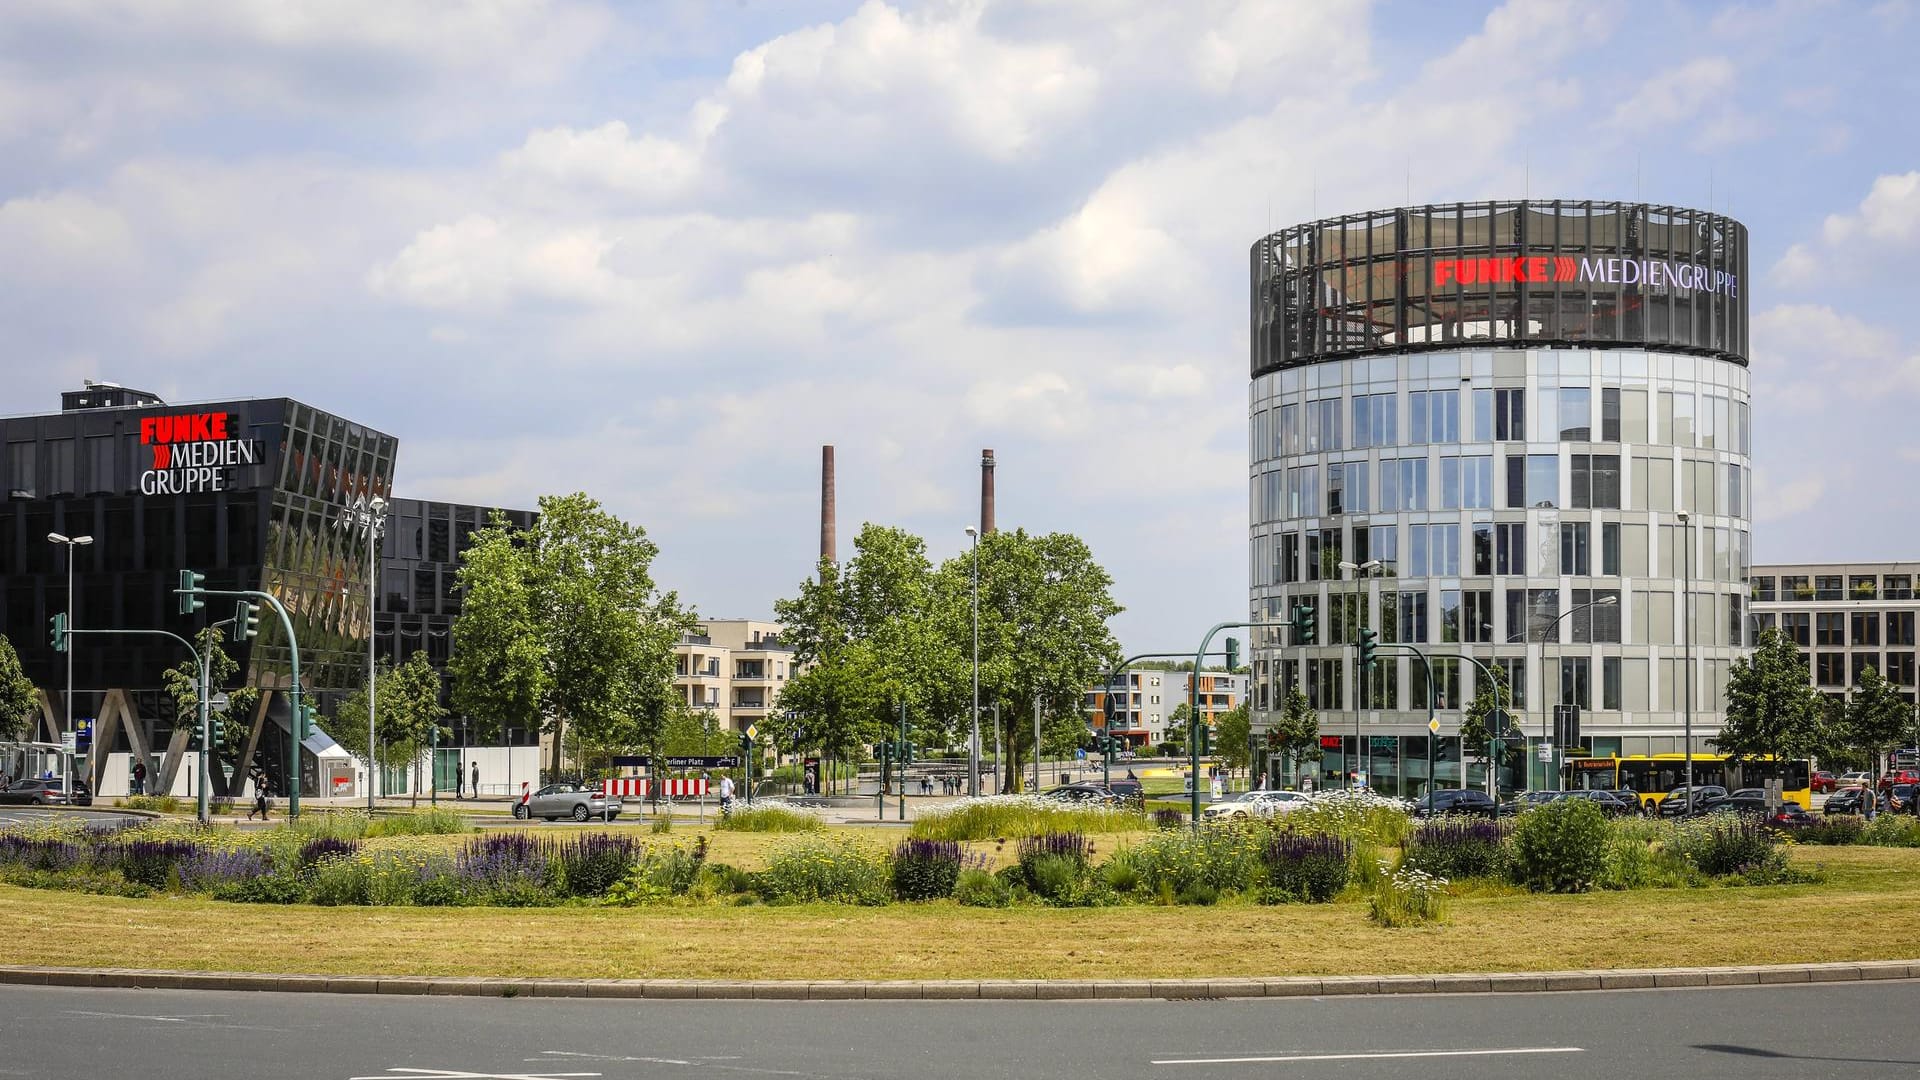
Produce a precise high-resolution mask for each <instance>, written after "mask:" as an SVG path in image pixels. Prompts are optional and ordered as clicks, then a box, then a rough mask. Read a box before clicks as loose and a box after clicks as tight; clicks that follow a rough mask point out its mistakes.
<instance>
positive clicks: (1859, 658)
mask: <svg viewBox="0 0 1920 1080" xmlns="http://www.w3.org/2000/svg"><path fill="white" fill-rule="evenodd" d="M1852 657H1853V672H1852V674H1853V681H1852V682H1851V683H1849V684H1848V685H1850V686H1859V685H1860V679H1861V677H1862V676H1864V675H1865V674H1866V673H1867V669H1868V668H1872V669H1874V670H1875V671H1878V670H1880V654H1879V653H1870V652H1857V653H1853V654H1852Z"/></svg>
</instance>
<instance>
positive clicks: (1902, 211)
mask: <svg viewBox="0 0 1920 1080" xmlns="http://www.w3.org/2000/svg"><path fill="white" fill-rule="evenodd" d="M1821 237H1822V238H1823V239H1824V240H1826V242H1827V243H1828V244H1831V245H1834V246H1836V247H1837V246H1839V245H1841V244H1848V243H1854V242H1861V241H1863V242H1865V243H1867V244H1869V245H1873V246H1884V247H1895V248H1901V247H1905V246H1906V245H1908V244H1911V243H1912V242H1913V241H1914V240H1916V239H1920V171H1917V172H1908V173H1901V174H1899V175H1897V176H1882V177H1878V178H1877V179H1875V180H1874V182H1873V187H1872V188H1871V189H1870V190H1868V192H1867V197H1866V198H1864V199H1862V200H1860V206H1859V207H1858V208H1857V209H1856V210H1855V211H1854V212H1853V213H1851V214H1834V215H1832V216H1830V217H1828V218H1827V220H1826V223H1825V224H1824V225H1823V226H1822V228H1821Z"/></svg>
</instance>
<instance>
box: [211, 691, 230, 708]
mask: <svg viewBox="0 0 1920 1080" xmlns="http://www.w3.org/2000/svg"><path fill="white" fill-rule="evenodd" d="M231 704H232V702H231V701H230V700H229V699H228V698H227V695H225V694H214V695H213V696H212V697H209V698H208V699H207V708H209V709H212V710H213V711H215V712H219V711H220V710H221V709H224V708H226V707H227V706H228V705H231Z"/></svg>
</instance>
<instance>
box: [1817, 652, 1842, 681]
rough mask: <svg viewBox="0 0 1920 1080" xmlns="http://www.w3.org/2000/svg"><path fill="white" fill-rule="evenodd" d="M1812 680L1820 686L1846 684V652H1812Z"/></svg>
mask: <svg viewBox="0 0 1920 1080" xmlns="http://www.w3.org/2000/svg"><path fill="white" fill-rule="evenodd" d="M1813 681H1814V682H1815V683H1816V684H1818V685H1820V686H1845V685H1847V654H1846V653H1832V652H1823V653H1814V654H1813Z"/></svg>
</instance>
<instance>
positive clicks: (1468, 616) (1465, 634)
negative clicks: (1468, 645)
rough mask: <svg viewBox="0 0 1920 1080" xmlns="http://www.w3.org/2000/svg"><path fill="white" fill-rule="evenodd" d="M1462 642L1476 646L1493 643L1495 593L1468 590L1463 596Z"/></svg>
mask: <svg viewBox="0 0 1920 1080" xmlns="http://www.w3.org/2000/svg"><path fill="white" fill-rule="evenodd" d="M1461 601H1462V603H1461V607H1460V640H1462V641H1467V642H1472V643H1475V644H1481V645H1485V644H1490V643H1491V642H1492V641H1493V592H1492V591H1491V590H1488V589H1468V590H1467V591H1466V592H1465V593H1463V594H1461Z"/></svg>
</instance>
